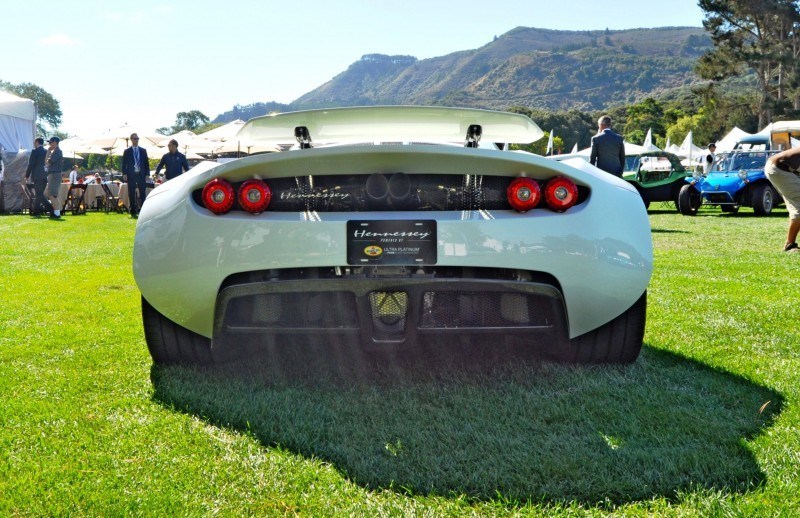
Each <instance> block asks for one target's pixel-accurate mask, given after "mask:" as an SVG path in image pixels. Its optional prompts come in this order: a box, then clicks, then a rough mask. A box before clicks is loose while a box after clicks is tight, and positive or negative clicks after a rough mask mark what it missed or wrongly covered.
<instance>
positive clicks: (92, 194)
mask: <svg viewBox="0 0 800 518" xmlns="http://www.w3.org/2000/svg"><path fill="white" fill-rule="evenodd" d="M106 185H107V186H108V188H109V189H110V190H111V194H112V195H114V196H117V194H118V193H119V191H120V185H119V184H118V183H114V182H110V183H107V184H106ZM123 185H124V184H123ZM69 187H70V184H68V183H62V184H61V186H60V187H59V190H58V207H59V209H60V208H61V207H63V206H64V201H65V200H66V199H67V193H69ZM126 187H127V186H126ZM126 192H127V189H126ZM76 193H77V191H76ZM98 197H99V198H102V199H104V200H105V197H106V193H105V191H104V190H103V186H102V185H100V184H97V183H89V184H86V194H85V195H84V197H83V205H84V207H86V208H87V209H99V208H100V207H98V206H97V198H98ZM126 205H127V203H126Z"/></svg>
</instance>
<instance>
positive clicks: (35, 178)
mask: <svg viewBox="0 0 800 518" xmlns="http://www.w3.org/2000/svg"><path fill="white" fill-rule="evenodd" d="M46 158H47V151H46V150H45V149H44V139H43V138H42V137H37V138H36V140H34V141H33V151H31V156H30V157H28V169H27V170H26V171H25V178H24V179H23V180H22V184H23V186H24V184H26V183H27V182H28V179H29V178H30V180H31V181H32V182H33V190H34V192H35V193H36V195H35V197H34V199H33V212H32V214H31V215H33V216H41V215H42V212H48V213H50V214H52V213H53V206H52V205H50V202H49V201H48V200H47V196H46V195H45V191H46V190H47V171H45V169H44V162H45V159H46Z"/></svg>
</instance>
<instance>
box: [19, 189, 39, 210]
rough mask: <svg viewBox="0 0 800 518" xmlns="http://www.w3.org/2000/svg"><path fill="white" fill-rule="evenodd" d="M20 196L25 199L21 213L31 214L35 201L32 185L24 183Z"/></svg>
mask: <svg viewBox="0 0 800 518" xmlns="http://www.w3.org/2000/svg"><path fill="white" fill-rule="evenodd" d="M22 196H23V197H24V198H25V205H24V206H23V207H22V213H23V214H24V213H25V211H26V210H27V211H28V214H33V208H34V207H33V204H34V200H35V199H36V193H35V192H34V191H33V184H32V183H27V182H26V183H24V184H23V185H22Z"/></svg>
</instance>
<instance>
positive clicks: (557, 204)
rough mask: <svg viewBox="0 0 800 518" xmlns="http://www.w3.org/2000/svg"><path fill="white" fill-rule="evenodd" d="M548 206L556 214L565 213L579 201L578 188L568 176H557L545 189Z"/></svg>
mask: <svg viewBox="0 0 800 518" xmlns="http://www.w3.org/2000/svg"><path fill="white" fill-rule="evenodd" d="M544 199H545V201H546V202H547V206H548V207H550V209H551V210H554V211H556V212H564V211H565V210H567V209H568V208H570V207H572V206H573V205H575V203H577V201H578V186H577V185H575V182H573V181H572V180H570V179H569V178H567V177H566V176H556V177H555V178H553V179H552V180H550V181H549V182H547V186H546V187H545V188H544Z"/></svg>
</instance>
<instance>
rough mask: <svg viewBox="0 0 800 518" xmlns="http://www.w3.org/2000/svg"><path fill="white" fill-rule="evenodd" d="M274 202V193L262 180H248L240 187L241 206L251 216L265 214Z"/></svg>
mask: <svg viewBox="0 0 800 518" xmlns="http://www.w3.org/2000/svg"><path fill="white" fill-rule="evenodd" d="M270 200H272V191H271V190H270V188H269V186H268V185H267V184H266V183H264V182H263V181H261V180H247V181H246V182H244V183H243V184H242V185H241V186H240V187H239V205H241V206H242V208H243V209H244V210H246V211H247V212H249V213H251V214H258V213H259V212H264V211H265V210H266V209H267V206H268V205H269V202H270Z"/></svg>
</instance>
